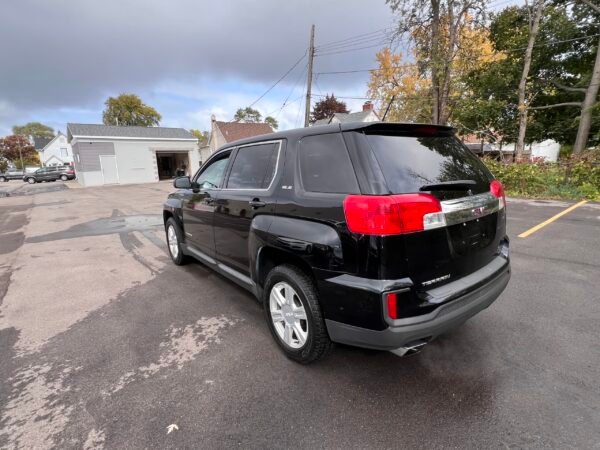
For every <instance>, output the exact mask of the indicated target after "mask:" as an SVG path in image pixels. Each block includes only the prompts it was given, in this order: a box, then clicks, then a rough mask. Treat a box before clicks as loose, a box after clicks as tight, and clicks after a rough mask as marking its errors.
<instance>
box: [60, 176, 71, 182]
mask: <svg viewBox="0 0 600 450" xmlns="http://www.w3.org/2000/svg"><path fill="white" fill-rule="evenodd" d="M60 179H61V180H63V181H67V180H68V179H69V177H68V176H66V175H61V176H60Z"/></svg>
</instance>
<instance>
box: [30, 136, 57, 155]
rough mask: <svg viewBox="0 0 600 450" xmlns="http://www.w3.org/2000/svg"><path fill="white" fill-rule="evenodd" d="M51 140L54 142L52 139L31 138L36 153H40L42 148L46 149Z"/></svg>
mask: <svg viewBox="0 0 600 450" xmlns="http://www.w3.org/2000/svg"><path fill="white" fill-rule="evenodd" d="M55 137H56V136H55ZM53 140H54V138H53V137H52V138H47V137H37V136H33V146H34V147H35V149H36V150H37V151H38V152H41V151H42V150H43V149H44V147H46V145H48V144H49V143H50V142H52V141H53Z"/></svg>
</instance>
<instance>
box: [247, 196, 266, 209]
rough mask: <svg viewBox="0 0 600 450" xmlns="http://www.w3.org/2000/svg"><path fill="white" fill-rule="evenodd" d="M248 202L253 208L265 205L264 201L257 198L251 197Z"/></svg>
mask: <svg viewBox="0 0 600 450" xmlns="http://www.w3.org/2000/svg"><path fill="white" fill-rule="evenodd" d="M248 203H249V204H250V206H252V208H255V209H256V208H262V207H263V206H266V205H267V204H266V203H265V202H261V201H260V199H258V198H253V199H252V200H250V201H249V202H248Z"/></svg>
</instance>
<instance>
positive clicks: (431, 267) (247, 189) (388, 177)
mask: <svg viewBox="0 0 600 450" xmlns="http://www.w3.org/2000/svg"><path fill="white" fill-rule="evenodd" d="M174 185H175V187H176V188H177V191H176V192H174V193H172V194H170V195H169V197H168V200H167V201H166V203H165V205H164V211H163V214H164V222H165V230H166V236H167V243H168V248H169V252H170V255H171V258H172V259H173V261H174V262H175V264H183V263H184V262H185V261H186V259H187V258H188V257H190V256H191V257H194V258H195V259H198V260H200V261H201V262H203V263H204V264H206V265H208V266H210V267H212V268H213V269H215V270H216V271H218V272H220V273H221V274H222V275H224V276H225V277H227V278H229V279H231V280H233V281H234V282H236V283H238V284H239V285H240V286H243V287H244V288H246V289H248V290H249V291H250V292H252V293H253V294H254V295H255V296H256V297H257V298H258V300H259V301H260V302H261V303H262V304H263V306H264V310H265V316H266V320H267V324H268V326H269V328H270V330H271V333H272V334H273V336H274V338H275V340H276V341H277V343H278V344H279V346H280V347H281V348H282V349H283V351H284V352H285V354H286V355H287V356H288V357H290V358H292V359H294V360H296V361H299V362H302V363H309V362H311V361H314V360H317V359H319V358H321V357H322V356H324V355H325V354H326V353H327V352H328V351H329V349H330V348H331V347H332V342H340V343H345V344H351V345H355V346H360V347H366V348H372V349H380V350H392V351H394V352H395V353H397V354H399V355H404V354H407V353H414V352H416V351H418V349H420V348H421V347H422V346H423V345H425V344H426V343H427V342H429V341H430V340H431V339H433V338H435V337H436V336H438V335H440V334H441V333H444V332H445V331H447V330H449V329H451V328H454V327H456V326H458V325H459V324H461V323H462V322H464V321H465V320H467V319H469V318H470V317H472V316H473V315H475V314H477V313H478V312H479V311H481V310H483V309H484V308H486V307H488V306H489V305H490V304H491V303H492V302H493V301H494V300H495V299H496V298H497V297H498V296H499V295H500V293H501V292H502V291H503V290H504V288H505V287H506V285H507V283H508V281H509V278H510V263H509V256H508V248H509V247H508V238H507V236H506V207H505V198H504V192H503V188H502V185H501V184H500V182H498V181H497V180H495V179H494V177H493V176H492V174H491V173H490V172H489V171H488V170H487V168H486V167H485V166H484V165H483V163H482V162H481V161H480V160H479V159H478V158H477V157H476V156H474V155H473V154H472V153H471V152H470V151H469V150H468V149H467V148H466V147H465V146H464V145H463V144H461V143H460V141H459V140H458V139H457V138H456V137H455V136H454V130H453V129H452V128H449V127H441V126H430V125H413V124H410V125H409V124H390V123H378V122H375V123H368V124H367V123H355V124H341V125H339V124H336V125H326V126H319V127H312V128H303V129H297V130H291V131H284V132H279V133H275V134H270V135H264V136H258V137H253V138H251V139H246V140H241V141H238V142H234V143H232V144H229V145H227V146H226V147H224V148H222V149H220V150H219V151H217V152H215V153H214V154H213V155H212V156H211V157H210V158H209V159H208V160H207V161H206V163H205V164H204V165H203V166H202V167H201V168H200V170H198V172H197V173H196V174H195V175H194V177H193V178H191V179H190V178H189V177H180V178H177V179H176V180H175V181H174Z"/></svg>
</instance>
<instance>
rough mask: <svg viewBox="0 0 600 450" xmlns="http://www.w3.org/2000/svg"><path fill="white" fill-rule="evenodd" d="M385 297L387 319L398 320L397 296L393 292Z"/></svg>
mask: <svg viewBox="0 0 600 450" xmlns="http://www.w3.org/2000/svg"><path fill="white" fill-rule="evenodd" d="M386 295H387V310H388V317H389V318H390V319H393V320H396V319H397V318H398V295H397V294H396V293H395V292H390V293H389V294H386Z"/></svg>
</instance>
